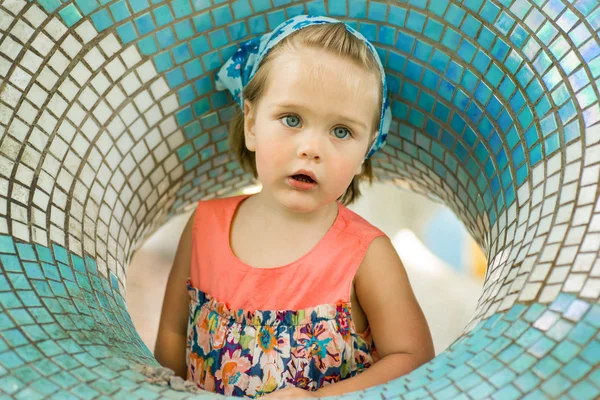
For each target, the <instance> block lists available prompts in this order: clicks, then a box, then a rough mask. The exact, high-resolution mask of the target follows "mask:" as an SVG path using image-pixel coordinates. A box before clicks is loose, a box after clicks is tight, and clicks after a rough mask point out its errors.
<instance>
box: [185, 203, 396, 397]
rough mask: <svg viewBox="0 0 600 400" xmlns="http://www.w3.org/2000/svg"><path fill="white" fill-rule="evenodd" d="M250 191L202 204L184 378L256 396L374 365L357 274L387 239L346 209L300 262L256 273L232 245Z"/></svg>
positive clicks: (310, 385) (311, 385)
mask: <svg viewBox="0 0 600 400" xmlns="http://www.w3.org/2000/svg"><path fill="white" fill-rule="evenodd" d="M247 197H249V196H248V195H243V196H236V197H229V198H223V199H213V200H208V201H201V202H200V203H199V204H198V207H197V210H196V216H195V220H194V226H193V233H192V240H193V243H192V259H191V271H190V272H191V278H190V280H189V281H188V292H189V295H190V298H191V302H190V314H189V323H188V338H187V349H186V357H187V379H188V380H191V381H193V382H195V383H196V384H197V385H198V387H200V388H201V389H205V390H208V391H211V392H216V393H220V394H226V395H233V396H247V397H259V396H262V395H265V394H267V393H271V392H273V391H275V390H279V389H283V388H285V387H289V386H296V387H299V388H302V389H306V390H317V389H319V388H321V387H322V386H324V385H328V384H331V383H335V382H338V381H340V380H343V379H346V378H350V377H352V376H354V375H356V374H358V373H360V372H362V371H363V370H364V369H366V368H369V367H370V366H371V365H372V364H373V363H374V362H375V361H377V359H378V358H377V354H376V351H375V346H374V343H373V341H372V338H371V333H370V329H367V330H366V331H365V332H363V333H360V334H359V333H357V332H356V328H355V326H354V323H353V322H352V314H351V303H350V296H351V288H352V281H353V278H354V276H355V274H356V272H357V270H358V267H359V265H360V263H361V261H362V259H363V258H364V255H365V253H366V251H367V248H368V247H369V244H370V243H371V242H372V240H373V239H375V238H376V237H377V236H382V235H385V234H384V233H383V232H382V231H380V230H379V229H377V228H375V227H374V226H372V225H371V224H369V223H368V222H367V221H365V220H364V219H363V218H361V217H360V216H358V215H357V214H356V213H354V212H352V211H351V210H349V209H348V208H346V207H345V206H343V205H342V204H341V203H339V202H338V203H337V204H338V215H337V217H336V220H335V222H334V224H333V226H332V227H331V228H330V229H329V231H328V232H327V233H326V234H325V236H324V237H323V238H322V239H321V240H320V242H319V243H318V244H317V245H316V246H315V247H314V248H313V249H312V250H311V251H310V252H308V253H307V254H305V255H304V256H302V257H301V258H300V259H298V260H296V261H294V262H292V263H290V264H288V265H285V266H281V267H275V268H268V269H264V268H255V267H251V266H249V265H247V264H245V263H243V262H242V261H241V260H239V259H238V258H237V257H236V256H235V254H234V253H233V251H232V250H231V247H230V242H229V238H230V234H229V233H230V228H231V223H232V221H233V216H234V214H235V211H236V210H237V207H238V205H239V204H240V203H241V202H242V201H243V200H244V199H246V198H247Z"/></svg>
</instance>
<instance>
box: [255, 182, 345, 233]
mask: <svg viewBox="0 0 600 400" xmlns="http://www.w3.org/2000/svg"><path fill="white" fill-rule="evenodd" d="M251 197H252V198H250V199H248V200H250V201H251V202H252V204H251V208H252V210H253V212H255V213H258V214H260V215H262V216H264V217H265V218H268V219H270V220H272V221H274V222H278V223H285V224H294V225H314V224H318V223H325V224H328V223H330V222H331V223H333V221H335V219H336V217H337V213H338V205H337V202H335V201H334V202H332V203H330V204H327V205H325V206H322V207H319V208H318V209H315V210H313V211H310V212H299V211H294V210H290V209H289V208H287V207H285V206H284V205H282V204H281V203H280V202H279V201H278V200H277V199H276V198H275V197H273V196H272V195H271V194H270V193H268V192H265V191H264V190H263V191H261V192H259V193H257V194H255V195H253V196H251Z"/></svg>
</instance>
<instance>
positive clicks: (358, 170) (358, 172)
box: [354, 159, 365, 176]
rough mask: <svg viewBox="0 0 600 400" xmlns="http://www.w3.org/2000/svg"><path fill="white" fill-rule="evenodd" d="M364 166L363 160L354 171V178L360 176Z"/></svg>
mask: <svg viewBox="0 0 600 400" xmlns="http://www.w3.org/2000/svg"><path fill="white" fill-rule="evenodd" d="M364 164H365V160H364V159H363V160H362V162H361V163H360V165H359V166H358V168H357V169H356V172H355V173H354V175H355V176H358V175H360V174H362V172H363V165H364Z"/></svg>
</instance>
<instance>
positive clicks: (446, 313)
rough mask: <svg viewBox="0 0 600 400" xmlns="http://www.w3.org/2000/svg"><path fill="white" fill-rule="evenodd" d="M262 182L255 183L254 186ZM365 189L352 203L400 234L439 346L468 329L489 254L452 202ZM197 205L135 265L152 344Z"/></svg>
mask: <svg viewBox="0 0 600 400" xmlns="http://www.w3.org/2000/svg"><path fill="white" fill-rule="evenodd" d="M258 190H260V187H253V188H249V189H248V190H247V192H256V191H258ZM361 191H362V192H363V196H362V197H361V198H360V199H359V200H358V201H357V202H356V203H354V204H352V205H351V206H350V207H348V208H350V209H351V210H353V211H354V212H356V213H358V214H359V215H361V216H362V217H363V218H365V219H366V220H367V221H369V222H370V223H371V224H373V225H375V226H377V227H378V228H379V229H381V230H382V231H384V232H385V233H386V234H387V235H388V236H389V237H390V239H392V242H393V244H394V246H395V248H396V251H397V252H398V254H399V255H400V258H401V259H402V261H403V263H404V266H405V268H406V270H407V272H408V276H409V279H410V283H411V286H412V287H413V290H414V292H415V295H416V296H417V300H418V301H419V304H420V305H421V308H422V309H423V312H424V313H425V317H426V318H427V322H428V323H429V328H430V329H431V334H432V336H433V342H434V346H435V351H436V354H439V353H440V352H441V351H443V350H444V349H446V348H447V347H448V346H449V345H450V344H451V343H452V342H453V341H454V340H455V339H456V338H457V337H458V336H459V335H460V334H461V332H462V331H463V329H464V327H465V326H466V325H467V323H468V322H469V320H470V318H471V316H472V313H473V311H474V310H475V307H476V305H477V300H478V298H479V295H480V294H481V289H482V287H483V278H484V275H485V267H486V259H485V256H484V254H483V252H482V251H481V250H480V248H479V247H478V245H477V244H476V243H475V242H474V241H473V239H472V238H471V236H470V235H469V233H468V232H467V231H466V230H465V228H464V226H463V224H462V223H461V222H460V221H459V220H458V219H457V218H456V217H455V215H454V213H453V212H452V211H450V209H448V208H447V207H445V206H443V205H441V204H438V203H435V202H433V201H431V200H429V199H428V198H426V197H424V196H422V195H420V194H417V193H413V192H409V191H407V190H403V189H400V188H398V187H395V186H393V185H390V184H389V183H388V184H382V183H375V184H373V186H370V187H369V186H367V185H366V184H364V185H363V186H361ZM192 211H193V209H192ZM192 211H190V212H188V213H186V214H183V215H180V216H178V217H175V218H173V219H172V220H170V221H169V222H168V223H167V224H165V225H164V226H163V227H161V228H160V229H159V230H158V231H157V232H156V233H155V234H154V235H152V236H151V237H150V238H148V240H147V241H146V242H145V243H144V245H143V246H142V247H140V248H139V249H138V250H137V251H136V252H135V254H134V256H133V259H132V263H131V265H130V266H129V268H128V269H127V293H126V298H127V305H128V308H129V312H130V315H131V318H132V319H133V322H134V324H135V326H136V328H137V330H138V332H139V334H140V336H141V338H142V340H143V341H144V343H146V346H148V348H149V349H150V350H151V351H152V352H154V344H155V342H156V334H157V330H158V321H159V319H160V311H161V307H162V301H163V295H164V291H165V287H166V283H167V277H168V275H169V271H170V269H171V264H172V262H173V259H174V257H175V251H176V250H177V244H178V243H179V237H180V236H181V232H182V231H183V228H184V225H185V223H186V222H187V220H188V218H189V216H190V215H191V213H192Z"/></svg>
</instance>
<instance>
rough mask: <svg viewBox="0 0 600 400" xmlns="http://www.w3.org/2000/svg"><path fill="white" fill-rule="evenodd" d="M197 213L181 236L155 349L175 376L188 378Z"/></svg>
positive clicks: (164, 301)
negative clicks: (190, 286) (189, 284)
mask: <svg viewBox="0 0 600 400" xmlns="http://www.w3.org/2000/svg"><path fill="white" fill-rule="evenodd" d="M195 215H196V212H195V211H194V212H193V213H192V215H191V217H190V219H189V220H188V222H187V224H186V225H185V228H184V229H183V233H182V234H181V238H180V239H179V245H178V247H177V253H175V260H174V261H173V266H172V267H171V272H170V273H169V279H168V281H167V289H166V291H165V297H164V300H163V305H162V312H161V316H160V323H159V325H158V336H157V338H156V347H155V348H154V357H156V360H157V361H158V362H159V363H160V364H161V365H162V366H163V367H167V368H170V369H172V370H173V371H175V375H177V376H180V377H182V378H183V379H185V378H186V372H187V371H186V370H187V368H186V360H185V357H186V355H185V347H186V341H187V324H188V317H189V304H190V298H189V295H188V292H187V285H186V282H187V279H188V277H189V276H190V261H191V250H192V227H193V224H194V216H195Z"/></svg>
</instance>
